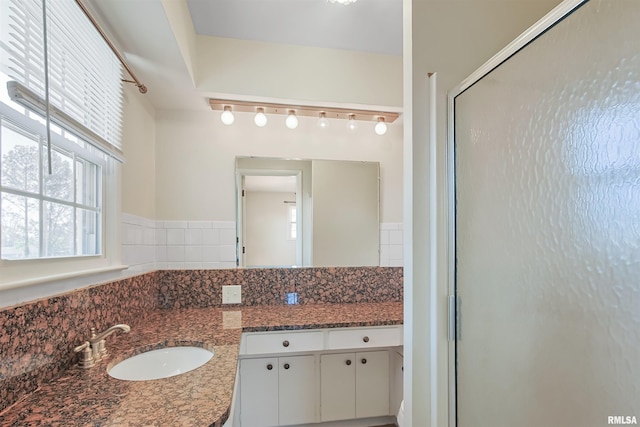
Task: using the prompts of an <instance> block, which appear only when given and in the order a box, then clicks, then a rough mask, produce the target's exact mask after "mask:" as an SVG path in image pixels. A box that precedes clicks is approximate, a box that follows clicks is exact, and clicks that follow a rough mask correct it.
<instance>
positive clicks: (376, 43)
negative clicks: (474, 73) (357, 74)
mask: <svg viewBox="0 0 640 427" xmlns="http://www.w3.org/2000/svg"><path fill="white" fill-rule="evenodd" d="M187 4H188V6H189V11H190V12H191V19H192V21H193V24H194V27H195V30H196V33H197V34H200V35H207V36H216V37H227V38H236V39H243V40H257V41H265V42H271V43H284V44H295V45H302V46H313V47H324V48H332V49H346V50H354V51H361V52H369V53H379V54H386V55H402V0H359V1H357V2H356V3H353V4H350V5H346V6H345V5H341V4H337V3H336V4H332V3H329V2H328V1H327V0H187Z"/></svg>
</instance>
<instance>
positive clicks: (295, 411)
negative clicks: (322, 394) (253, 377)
mask: <svg viewBox="0 0 640 427" xmlns="http://www.w3.org/2000/svg"><path fill="white" fill-rule="evenodd" d="M278 397H279V405H278V408H279V414H280V416H279V421H280V425H281V426H286V425H291V424H306V423H313V422H316V362H315V356H289V357H281V358H280V359H279V392H278Z"/></svg>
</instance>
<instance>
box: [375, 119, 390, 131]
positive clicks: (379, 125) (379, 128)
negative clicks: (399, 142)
mask: <svg viewBox="0 0 640 427" xmlns="http://www.w3.org/2000/svg"><path fill="white" fill-rule="evenodd" d="M373 130H374V131H375V133H376V135H384V134H385V133H387V124H386V123H385V121H384V117H378V123H376V126H375V127H374V128H373Z"/></svg>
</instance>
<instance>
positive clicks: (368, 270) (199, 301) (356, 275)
mask: <svg viewBox="0 0 640 427" xmlns="http://www.w3.org/2000/svg"><path fill="white" fill-rule="evenodd" d="M158 281H159V286H160V306H161V307H163V308H193V307H211V306H217V305H220V304H222V286H227V285H241V286H242V304H241V305H279V304H287V293H290V292H295V293H297V294H298V297H297V299H298V303H299V304H339V303H368V302H369V303H370V302H383V301H396V302H402V298H403V288H402V286H403V271H402V268H400V267H309V268H244V269H227V270H167V271H160V272H158Z"/></svg>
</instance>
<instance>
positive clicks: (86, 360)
mask: <svg viewBox="0 0 640 427" xmlns="http://www.w3.org/2000/svg"><path fill="white" fill-rule="evenodd" d="M73 351H74V352H76V353H80V359H79V360H78V366H80V367H81V368H82V369H89V368H91V367H92V366H93V365H95V361H94V360H93V355H92V354H91V344H90V343H89V341H85V342H84V344H82V345H79V346H78V347H76V348H74V349H73Z"/></svg>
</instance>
